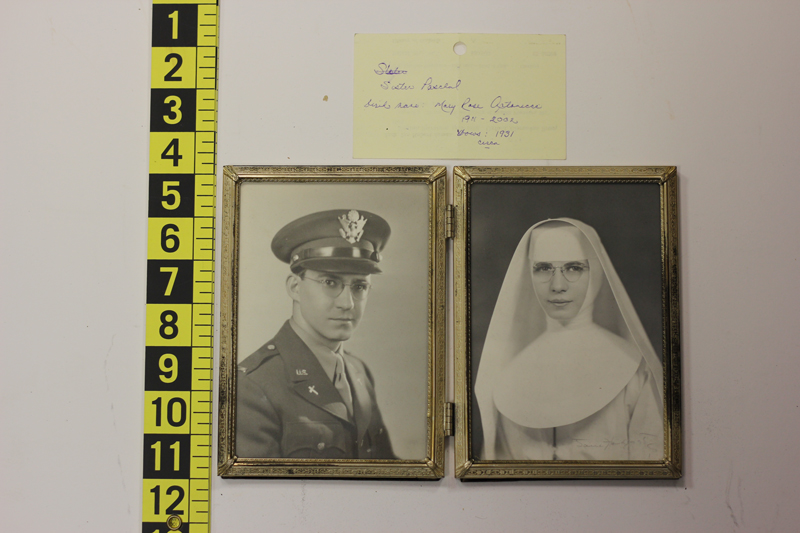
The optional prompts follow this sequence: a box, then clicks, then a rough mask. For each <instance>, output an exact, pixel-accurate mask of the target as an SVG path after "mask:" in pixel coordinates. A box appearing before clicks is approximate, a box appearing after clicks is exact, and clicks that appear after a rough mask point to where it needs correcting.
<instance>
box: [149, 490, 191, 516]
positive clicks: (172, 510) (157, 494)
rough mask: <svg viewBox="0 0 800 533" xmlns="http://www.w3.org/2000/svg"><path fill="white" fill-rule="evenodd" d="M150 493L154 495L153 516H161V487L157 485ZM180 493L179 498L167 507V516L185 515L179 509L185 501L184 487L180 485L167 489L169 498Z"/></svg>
mask: <svg viewBox="0 0 800 533" xmlns="http://www.w3.org/2000/svg"><path fill="white" fill-rule="evenodd" d="M150 492H152V493H153V514H161V485H156V486H155V487H153V488H152V489H150ZM176 492H177V493H178V496H177V497H176V498H175V500H173V502H172V504H171V505H169V506H168V507H167V509H166V510H165V512H166V513H167V514H170V515H172V514H175V515H181V514H183V510H181V509H177V507H178V505H180V503H181V502H182V501H183V496H184V492H183V487H179V486H178V485H172V486H171V487H169V488H168V489H167V496H169V495H171V494H174V493H176Z"/></svg>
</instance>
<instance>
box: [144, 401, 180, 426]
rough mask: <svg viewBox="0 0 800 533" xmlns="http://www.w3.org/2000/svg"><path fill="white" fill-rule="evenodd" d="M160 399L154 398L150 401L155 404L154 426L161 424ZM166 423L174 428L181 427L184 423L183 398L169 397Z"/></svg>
mask: <svg viewBox="0 0 800 533" xmlns="http://www.w3.org/2000/svg"><path fill="white" fill-rule="evenodd" d="M161 400H162V399H161V398H156V399H155V400H153V401H152V402H150V403H152V404H153V405H155V406H156V426H161ZM176 406H177V409H176ZM176 410H177V416H176V413H175V411H176ZM167 423H168V424H169V425H170V426H172V427H174V428H177V427H181V426H182V425H184V424H185V423H186V402H185V401H184V400H183V398H171V399H170V400H169V401H168V402H167Z"/></svg>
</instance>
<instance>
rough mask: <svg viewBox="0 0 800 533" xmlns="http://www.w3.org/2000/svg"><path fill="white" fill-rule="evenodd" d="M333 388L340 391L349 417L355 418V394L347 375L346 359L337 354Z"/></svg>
mask: <svg viewBox="0 0 800 533" xmlns="http://www.w3.org/2000/svg"><path fill="white" fill-rule="evenodd" d="M333 386H334V387H336V390H337V391H339V395H340V396H341V397H342V400H343V401H344V404H345V406H347V415H348V416H349V417H350V418H353V392H352V391H351V390H350V383H349V382H348V381H347V374H346V372H345V367H344V359H342V356H341V355H340V354H338V353H337V354H336V368H334V369H333Z"/></svg>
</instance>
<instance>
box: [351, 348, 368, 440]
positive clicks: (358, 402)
mask: <svg viewBox="0 0 800 533" xmlns="http://www.w3.org/2000/svg"><path fill="white" fill-rule="evenodd" d="M344 359H345V366H346V368H347V379H348V381H349V382H350V389H351V390H352V391H353V417H354V418H355V421H356V429H357V430H358V441H359V442H361V438H362V437H363V436H364V433H365V432H366V431H367V428H368V427H369V423H370V421H371V419H372V397H371V395H370V393H369V389H368V388H367V383H368V379H367V376H366V374H365V373H364V371H363V370H362V368H361V367H360V365H357V364H354V363H352V362H351V361H350V359H351V358H350V357H349V356H348V355H345V356H344Z"/></svg>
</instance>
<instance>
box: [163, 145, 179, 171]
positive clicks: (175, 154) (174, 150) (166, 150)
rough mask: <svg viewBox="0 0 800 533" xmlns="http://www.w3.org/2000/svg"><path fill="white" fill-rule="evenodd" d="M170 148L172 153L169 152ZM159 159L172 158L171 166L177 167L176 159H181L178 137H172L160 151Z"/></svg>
mask: <svg viewBox="0 0 800 533" xmlns="http://www.w3.org/2000/svg"><path fill="white" fill-rule="evenodd" d="M170 150H172V154H170V153H169V152H170ZM161 159H172V166H173V167H177V166H178V161H180V160H181V159H183V156H182V155H180V143H179V142H178V139H172V140H171V141H170V142H169V144H168V145H167V147H166V148H164V151H163V152H161Z"/></svg>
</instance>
